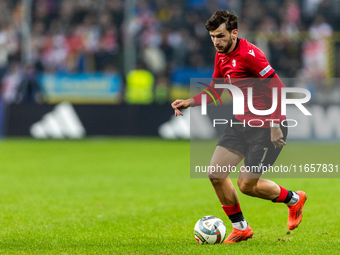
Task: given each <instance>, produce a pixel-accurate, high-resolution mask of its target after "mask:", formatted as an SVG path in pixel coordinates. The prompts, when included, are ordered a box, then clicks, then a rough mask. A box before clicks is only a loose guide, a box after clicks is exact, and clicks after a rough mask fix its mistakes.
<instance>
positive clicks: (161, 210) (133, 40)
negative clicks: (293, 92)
mask: <svg viewBox="0 0 340 255" xmlns="http://www.w3.org/2000/svg"><path fill="white" fill-rule="evenodd" d="M217 9H232V10H235V11H236V12H237V14H238V15H239V32H240V37H243V38H246V39H247V40H248V41H251V42H252V43H255V44H256V45H257V46H258V47H259V48H261V49H262V50H263V51H264V52H265V54H266V56H267V57H268V59H269V61H270V63H271V65H272V66H273V67H274V69H276V72H277V73H278V74H279V75H280V77H281V78H282V79H284V83H285V85H286V86H297V87H304V88H308V89H309V90H310V91H311V94H312V99H311V101H310V102H309V110H310V111H311V112H312V113H313V116H312V117H305V118H303V116H295V117H296V118H297V119H298V121H300V122H299V125H298V127H297V128H295V129H293V128H292V129H291V130H290V133H289V139H291V140H293V139H299V140H298V141H289V144H288V146H287V149H285V150H283V152H282V153H281V155H280V157H279V159H278V161H277V162H276V163H277V164H278V165H279V164H284V165H287V164H288V163H289V164H291V163H292V164H296V165H300V164H305V163H306V164H320V163H321V164H334V165H336V164H339V163H338V162H339V156H338V155H339V152H340V149H339V143H338V141H339V138H340V85H339V83H338V82H337V81H338V79H337V78H339V76H340V64H339V61H338V60H339V59H340V32H339V31H340V1H338V0H275V1H272V0H209V1H208V0H187V1H184V0H183V1H179V0H172V1H168V0H124V1H123V0H0V81H1V83H0V86H1V87H0V91H1V94H0V137H1V138H5V139H3V140H2V141H1V143H0V158H1V159H0V164H1V175H0V187H1V190H0V207H1V209H0V219H1V220H0V229H1V230H0V253H1V254H14V253H16V254H202V253H206V254H225V253H226V252H227V253H228V254H241V253H242V254H247V252H248V253H251V254H273V253H276V254H283V253H284V254H306V253H308V254H310V253H314V254H336V253H338V252H339V247H340V241H339V231H338V229H339V227H340V226H339V216H340V210H337V209H336V208H339V207H340V200H339V199H338V194H339V192H340V190H339V189H340V188H339V185H338V184H337V182H338V180H337V179H335V178H333V179H332V178H323V179H321V178H320V179H312V178H304V179H299V178H281V179H280V180H279V181H278V183H279V184H280V185H282V186H284V187H287V188H289V189H292V190H297V189H302V190H304V191H306V193H307V194H308V196H309V198H308V200H309V202H307V205H306V209H304V222H303V224H302V225H301V226H300V227H299V229H297V230H294V231H293V232H287V226H286V220H287V218H286V217H287V215H286V214H287V211H286V208H285V207H284V206H283V205H282V206H280V205H278V206H273V205H272V204H271V203H268V201H263V200H256V199H253V198H250V197H247V196H245V195H242V194H241V193H239V195H240V201H242V205H244V206H243V208H242V210H243V212H244V214H245V215H247V220H249V222H251V226H252V227H253V229H254V230H255V231H256V232H255V235H254V238H253V239H252V240H249V241H247V242H242V243H240V244H239V245H236V246H229V247H226V246H223V245H216V246H199V245H197V243H196V241H195V239H194V236H193V232H192V231H193V227H194V225H195V223H196V221H197V220H198V219H199V218H201V217H202V216H204V215H215V216H217V217H220V218H221V219H223V220H226V223H227V218H226V216H225V215H224V214H223V211H222V210H221V208H220V204H219V202H218V200H217V198H216V196H215V194H214V192H213V189H212V187H211V185H210V183H209V181H208V180H206V179H198V178H195V179H193V178H189V177H190V171H189V169H190V160H189V158H190V152H191V150H190V149H191V148H190V142H189V140H187V139H185V138H189V137H190V128H189V122H190V121H189V118H188V116H189V114H187V113H189V112H187V113H186V114H185V115H184V117H180V118H174V116H173V111H172V109H171V106H170V103H171V102H172V100H174V99H176V98H187V97H189V96H190V78H197V77H198V78H210V77H211V75H212V72H213V63H214V62H213V60H214V55H215V52H214V48H213V46H212V43H211V41H210V38H209V36H208V33H207V31H206V30H205V27H204V24H205V22H206V20H207V19H208V18H209V17H210V16H211V14H212V13H213V12H215V11H216V10H217ZM285 81H287V82H285ZM226 100H227V99H226ZM223 105H224V106H226V107H229V109H230V107H231V102H230V100H229V104H225V103H223ZM197 109H198V108H197ZM230 110H231V109H230ZM192 112H193V111H192ZM230 112H231V111H230ZM203 124H204V123H203ZM203 124H202V123H199V124H197V125H198V126H199V127H200V128H201V129H204V128H207V129H209V128H210V129H211V126H210V125H209V124H208V125H207V124H205V126H204V125H203ZM203 133H204V134H209V132H206V130H205V131H204V132H203ZM120 136H123V137H120ZM18 137H19V138H18ZM22 137H24V139H22ZM88 137H90V138H93V139H81V138H88ZM102 137H104V139H102ZM110 137H112V138H110ZM160 137H163V138H167V139H162V138H160ZM200 137H202V136H200ZM26 138H29V139H26ZM44 138H48V140H46V139H44ZM50 138H58V140H57V139H50ZM65 138H67V139H65ZM69 138H74V139H72V140H71V141H70V140H69ZM178 138H179V139H180V140H176V139H178ZM183 138H184V139H183ZM207 138H211V137H207ZM38 139H43V140H38ZM59 139H65V140H62V141H60V140H59ZM76 139H77V140H76ZM169 139H174V141H172V140H169ZM301 140H304V141H301ZM309 140H313V141H312V142H310V141H309ZM320 141H322V142H320ZM205 142H206V141H204V142H203V143H205ZM331 143H332V144H331ZM204 149H205V150H206V151H208V148H207V147H204ZM210 153H212V150H211V151H210V150H209V151H208V153H205V155H208V154H210ZM208 156H209V157H210V155H208ZM232 181H233V182H234V183H235V185H236V181H235V179H233V180H232ZM264 219H265V220H264ZM273 226H275V227H273ZM330 226H331V227H330ZM227 229H228V232H229V231H230V230H231V228H230V225H229V224H228V228H227Z"/></svg>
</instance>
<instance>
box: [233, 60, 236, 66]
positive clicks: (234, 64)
mask: <svg viewBox="0 0 340 255" xmlns="http://www.w3.org/2000/svg"><path fill="white" fill-rule="evenodd" d="M232 65H233V67H235V66H236V60H235V59H233V61H232Z"/></svg>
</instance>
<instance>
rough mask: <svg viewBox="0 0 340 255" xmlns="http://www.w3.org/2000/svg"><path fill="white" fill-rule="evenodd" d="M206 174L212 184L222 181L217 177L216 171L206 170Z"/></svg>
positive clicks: (216, 184) (218, 183) (215, 184)
mask: <svg viewBox="0 0 340 255" xmlns="http://www.w3.org/2000/svg"><path fill="white" fill-rule="evenodd" d="M207 174H208V178H209V180H210V182H211V184H212V185H213V186H218V185H220V184H221V183H222V178H219V176H218V175H217V174H216V173H213V172H208V173H207Z"/></svg>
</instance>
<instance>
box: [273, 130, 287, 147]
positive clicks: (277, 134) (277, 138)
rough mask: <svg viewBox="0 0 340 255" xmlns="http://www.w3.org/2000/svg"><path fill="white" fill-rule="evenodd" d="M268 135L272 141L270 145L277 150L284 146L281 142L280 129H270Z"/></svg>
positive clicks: (283, 142)
mask: <svg viewBox="0 0 340 255" xmlns="http://www.w3.org/2000/svg"><path fill="white" fill-rule="evenodd" d="M270 133H271V134H270V135H271V139H272V143H273V144H274V145H275V147H277V148H281V147H283V146H285V145H286V143H285V141H284V140H283V134H282V131H281V128H279V127H271V128H270Z"/></svg>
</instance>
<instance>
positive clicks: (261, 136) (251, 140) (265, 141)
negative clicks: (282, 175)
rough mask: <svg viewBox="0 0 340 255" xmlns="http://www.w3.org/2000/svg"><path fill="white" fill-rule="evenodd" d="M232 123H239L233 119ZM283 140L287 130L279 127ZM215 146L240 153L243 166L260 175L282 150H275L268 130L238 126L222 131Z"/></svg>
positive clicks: (228, 127)
mask: <svg viewBox="0 0 340 255" xmlns="http://www.w3.org/2000/svg"><path fill="white" fill-rule="evenodd" d="M233 122H240V121H238V120H236V119H233ZM281 130H282V133H283V140H284V141H286V138H287V133H288V128H287V127H283V126H281ZM217 145H219V146H223V147H228V148H230V149H234V150H236V151H239V152H241V153H242V154H243V155H244V156H245V158H244V164H245V166H246V167H249V169H253V170H252V172H258V173H262V171H263V169H264V170H265V169H266V168H267V167H268V168H269V167H270V166H272V165H273V164H274V162H275V160H276V159H277V157H278V156H279V154H280V152H281V150H282V148H277V147H275V145H274V144H273V143H272V142H271V136H270V128H258V127H249V126H248V125H246V126H245V127H244V126H243V125H240V124H236V125H235V124H234V125H233V126H232V127H231V126H230V122H229V124H228V126H227V128H226V129H225V130H224V131H223V133H222V135H221V137H220V139H219V140H218V143H217Z"/></svg>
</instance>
